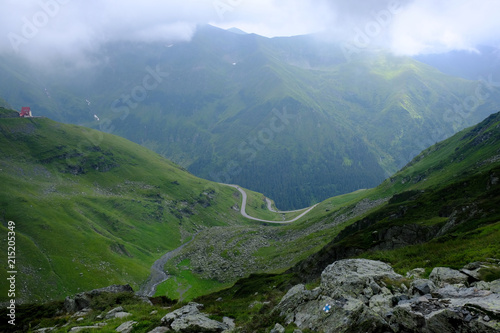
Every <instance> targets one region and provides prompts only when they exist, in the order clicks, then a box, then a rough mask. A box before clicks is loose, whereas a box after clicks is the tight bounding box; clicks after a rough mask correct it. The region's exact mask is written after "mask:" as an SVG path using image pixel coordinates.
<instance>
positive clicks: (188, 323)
mask: <svg viewBox="0 0 500 333" xmlns="http://www.w3.org/2000/svg"><path fill="white" fill-rule="evenodd" d="M201 308H203V305H202V304H198V303H194V302H191V303H189V304H188V305H186V306H184V307H182V308H180V309H178V310H175V311H173V312H171V313H168V314H167V315H165V316H164V317H163V318H162V319H161V322H162V324H163V325H165V326H167V327H169V328H171V329H172V330H174V331H176V332H224V331H227V330H229V329H230V328H231V327H230V325H229V324H228V323H227V320H226V323H221V322H218V321H216V320H212V319H210V318H208V316H207V315H206V314H204V313H201V312H200V309H201Z"/></svg>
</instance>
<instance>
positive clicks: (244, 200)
mask: <svg viewBox="0 0 500 333" xmlns="http://www.w3.org/2000/svg"><path fill="white" fill-rule="evenodd" d="M224 185H227V186H231V187H234V188H235V189H237V190H238V191H240V193H241V195H242V196H243V198H242V202H241V210H240V212H241V215H243V216H244V217H246V218H247V219H250V220H254V221H259V222H266V223H276V224H286V223H292V222H295V221H297V220H298V219H300V218H301V217H303V216H304V215H306V214H307V213H309V212H310V211H311V210H312V209H313V208H314V207H316V206H317V205H318V204H316V205H314V206H311V207H309V208H308V209H307V210H305V211H304V212H303V213H302V214H300V215H299V216H297V217H296V218H294V219H292V220H289V221H268V220H262V219H258V218H256V217H253V216H250V215H248V214H247V212H246V207H247V193H246V192H245V191H244V190H243V189H242V188H240V187H239V186H237V185H230V184H224ZM269 203H270V201H268V208H269V206H270V205H269ZM270 210H271V211H274V210H272V209H270ZM274 212H276V211H274ZM290 212H297V211H290ZM278 213H284V212H278Z"/></svg>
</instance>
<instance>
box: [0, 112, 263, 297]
mask: <svg viewBox="0 0 500 333" xmlns="http://www.w3.org/2000/svg"><path fill="white" fill-rule="evenodd" d="M1 112H2V114H4V115H8V114H10V113H11V112H12V111H8V110H1ZM0 157H1V158H0V183H1V184H2V188H1V191H0V221H1V222H2V223H1V226H0V229H1V233H2V235H4V237H6V236H7V231H8V230H7V228H6V227H7V226H8V221H13V222H15V232H16V247H15V252H16V253H15V254H16V262H15V267H16V270H17V271H18V276H17V277H18V280H17V288H18V290H17V295H18V296H17V301H18V302H23V301H27V300H29V301H35V300H38V301H41V300H46V299H47V298H57V297H63V296H64V295H67V294H72V293H75V292H77V291H79V290H87V289H93V288H97V287H102V286H108V285H110V284H113V283H130V284H131V285H133V286H134V288H135V289H136V290H137V289H138V287H139V286H140V284H142V283H143V282H144V281H145V280H146V278H147V277H148V275H149V272H150V267H151V265H152V263H153V262H154V261H155V260H156V259H158V258H159V257H160V256H162V255H163V254H164V253H165V252H167V251H169V250H172V249H174V248H176V247H178V246H179V245H181V244H182V243H184V242H186V241H187V240H189V239H190V238H191V237H192V236H193V235H194V234H195V233H196V232H198V231H201V230H203V229H206V228H209V227H213V226H227V225H246V224H247V223H248V222H247V221H244V220H243V219H242V218H241V216H240V214H239V212H237V211H235V210H233V209H231V207H232V206H233V205H235V204H236V203H237V202H238V198H237V197H234V196H233V193H234V189H230V188H229V187H227V186H222V185H219V184H216V183H212V182H208V181H205V180H202V179H199V178H196V177H194V176H192V175H191V174H189V173H188V172H186V171H185V170H183V169H182V168H180V167H178V166H177V165H175V164H173V163H171V162H169V161H167V160H165V159H164V158H163V157H161V156H159V155H158V154H156V153H153V152H151V151H149V150H147V149H146V148H144V147H141V146H139V145H137V144H133V143H131V142H129V141H127V140H125V139H122V138H119V137H116V136H113V135H109V134H104V133H101V132H98V131H95V130H90V129H87V128H83V127H78V126H74V125H64V124H61V123H56V122H54V121H51V120H49V119H46V118H35V119H23V118H19V117H16V118H1V119H0ZM254 213H255V211H254ZM6 246H7V242H2V251H3V252H4V253H7V248H6ZM6 260H7V258H6V256H5V257H4V258H2V259H1V262H2V263H3V264H2V266H4V267H7V262H6ZM6 274H7V273H6V271H5V270H3V271H2V272H1V273H0V276H1V278H2V279H3V280H5V279H6ZM6 288H7V289H8V286H7V285H6V284H5V283H2V285H1V294H2V295H3V296H2V297H6V295H7V289H6Z"/></svg>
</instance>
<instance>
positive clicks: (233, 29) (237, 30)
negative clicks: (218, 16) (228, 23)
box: [226, 27, 248, 35]
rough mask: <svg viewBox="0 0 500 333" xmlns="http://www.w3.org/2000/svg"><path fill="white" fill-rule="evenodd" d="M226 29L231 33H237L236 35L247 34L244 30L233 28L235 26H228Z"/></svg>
mask: <svg viewBox="0 0 500 333" xmlns="http://www.w3.org/2000/svg"><path fill="white" fill-rule="evenodd" d="M226 31H229V32H232V33H234V34H238V35H248V33H247V32H245V31H243V30H241V29H238V28H235V27H232V28H229V29H227V30H226Z"/></svg>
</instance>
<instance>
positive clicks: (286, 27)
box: [0, 0, 500, 59]
mask: <svg viewBox="0 0 500 333" xmlns="http://www.w3.org/2000/svg"><path fill="white" fill-rule="evenodd" d="M394 6H396V7H397V8H398V13H397V15H392V16H391V17H390V20H389V21H383V20H385V17H384V16H383V15H382V21H381V22H382V23H381V24H380V27H376V26H375V25H374V22H377V20H378V19H380V18H381V17H380V16H377V15H379V14H380V13H383V12H384V11H387V10H388V9H389V8H393V7H394ZM394 8H395V7H394ZM498 12H500V2H499V1H497V0H475V1H472V0H461V1H445V0H441V1H439V0H373V1H367V0H353V1H345V0H309V1H303V0H302V1H300V0H253V1H250V0H184V1H182V2H180V1H176V2H174V1H167V0H163V1H159V0H142V1H137V0H121V1H120V0H106V1H100V0H88V1H77V0H23V1H19V0H3V4H2V11H1V12H0V31H2V34H1V35H0V52H1V53H11V54H15V55H19V56H24V57H27V58H30V59H45V58H51V57H70V58H75V57H77V56H78V55H82V54H85V53H88V52H94V51H97V50H98V49H99V47H100V46H101V45H103V44H104V43H107V42H111V41H120V40H122V41H145V42H156V41H165V42H173V41H179V40H189V39H190V38H191V37H192V35H193V34H194V32H195V31H196V26H197V25H199V24H213V25H216V26H219V27H222V28H229V27H233V26H235V27H238V28H240V29H242V30H244V31H247V32H252V33H257V34H260V35H264V36H268V37H273V36H292V35H300V34H308V33H317V32H323V36H325V37H327V38H328V39H330V40H335V41H343V42H353V41H354V40H355V39H356V38H357V37H358V39H359V36H357V34H359V31H361V32H363V33H365V34H367V35H370V36H369V38H370V41H369V42H370V43H369V44H370V46H376V47H386V48H389V49H391V50H393V51H394V52H395V53H397V54H405V55H414V54H422V53H438V52H446V51H449V50H472V51H473V50H474V49H475V47H476V46H477V45H480V44H486V45H497V44H498V42H499V38H498V31H500V20H498V18H497V15H498V14H497V13H498ZM379 28H380V29H379ZM370 29H371V30H370ZM374 29H375V30H374ZM377 29H378V30H379V31H378V30H377ZM358 41H359V40H358Z"/></svg>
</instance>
